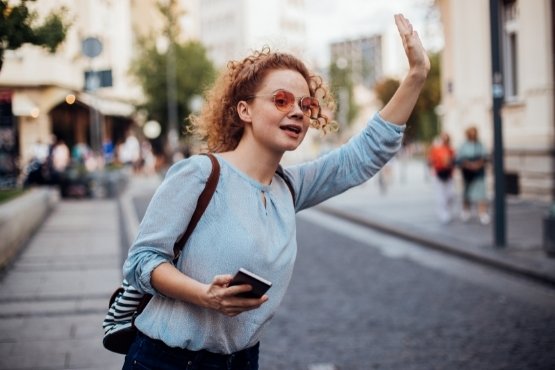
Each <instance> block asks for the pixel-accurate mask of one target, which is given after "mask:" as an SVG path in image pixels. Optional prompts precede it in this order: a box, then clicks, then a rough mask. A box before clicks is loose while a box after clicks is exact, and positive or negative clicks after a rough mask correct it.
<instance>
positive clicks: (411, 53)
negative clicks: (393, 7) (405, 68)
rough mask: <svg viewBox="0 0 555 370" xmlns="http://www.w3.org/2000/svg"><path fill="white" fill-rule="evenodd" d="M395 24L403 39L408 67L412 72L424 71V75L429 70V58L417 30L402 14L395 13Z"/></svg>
mask: <svg viewBox="0 0 555 370" xmlns="http://www.w3.org/2000/svg"><path fill="white" fill-rule="evenodd" d="M395 24H396V25H397V29H398V30H399V35H400V36H401V40H402V41H403V48H404V49H405V53H406V55H407V59H408V62H409V67H410V69H411V70H412V71H414V72H419V73H424V76H426V75H427V74H428V72H429V70H430V58H428V54H426V50H425V49H424V47H423V46H422V41H420V37H419V36H418V32H416V31H415V30H414V29H413V28H412V24H411V23H410V21H409V20H408V19H407V18H405V16H403V15H402V14H395Z"/></svg>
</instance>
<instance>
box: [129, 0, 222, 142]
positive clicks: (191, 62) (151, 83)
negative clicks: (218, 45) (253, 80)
mask: <svg viewBox="0 0 555 370" xmlns="http://www.w3.org/2000/svg"><path fill="white" fill-rule="evenodd" d="M172 4H173V3H172V2H170V3H169V4H167V5H160V6H159V9H160V11H161V13H162V14H163V15H164V18H165V21H166V26H165V29H164V31H163V33H162V34H152V35H150V36H148V37H146V38H144V39H142V40H140V41H139V51H138V54H137V58H136V59H135V60H134V61H133V63H132V66H131V71H130V72H131V74H132V75H133V76H134V77H135V78H136V79H137V81H138V82H139V85H140V86H141V87H142V90H143V93H144V95H145V102H144V103H143V104H142V108H144V109H146V111H147V112H148V117H149V119H153V120H156V121H158V122H160V125H161V126H162V133H163V136H165V134H167V133H168V129H169V126H168V122H169V121H170V114H169V112H168V111H169V109H168V99H175V105H176V108H177V122H178V125H179V126H180V127H178V130H177V131H178V133H179V134H180V135H181V136H184V135H187V130H186V128H187V125H188V123H189V122H188V121H187V120H186V118H187V117H188V116H189V115H190V113H192V112H191V110H192V107H191V102H192V101H193V99H194V98H195V97H198V96H199V95H202V93H203V91H204V90H205V88H206V87H207V86H208V85H209V84H210V83H212V81H213V80H214V77H215V74H216V72H215V68H214V66H213V64H212V62H211V61H210V60H209V59H208V57H207V55H206V50H205V48H204V46H203V45H201V44H200V43H199V42H196V41H188V42H179V41H177V39H178V35H179V32H180V31H179V27H178V22H177V21H176V13H175V12H174V11H171V10H172V8H171V7H172ZM161 38H162V39H163V40H165V41H166V43H167V44H168V45H167V47H166V48H165V49H166V50H158V49H160V48H157V47H156V45H157V41H158V43H159V41H160V39H161ZM172 59H173V61H174V62H175V63H173V65H171V67H172V69H170V68H169V67H170V65H169V64H168V63H172ZM168 73H171V74H172V75H173V77H171V76H170V77H169V78H168ZM172 89H174V90H175V91H174V93H173V94H172V93H171V92H172Z"/></svg>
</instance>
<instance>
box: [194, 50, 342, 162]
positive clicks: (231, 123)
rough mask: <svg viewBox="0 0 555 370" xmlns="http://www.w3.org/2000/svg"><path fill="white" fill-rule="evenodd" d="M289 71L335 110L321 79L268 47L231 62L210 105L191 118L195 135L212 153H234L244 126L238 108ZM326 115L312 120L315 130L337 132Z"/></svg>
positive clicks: (208, 94)
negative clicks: (271, 76)
mask: <svg viewBox="0 0 555 370" xmlns="http://www.w3.org/2000/svg"><path fill="white" fill-rule="evenodd" d="M282 69H289V70H293V71H297V72H299V73H300V74H301V75H302V76H303V77H304V79H305V80H306V82H307V84H308V88H309V91H310V96H313V97H317V98H318V99H319V100H320V104H321V106H322V108H327V111H328V112H333V111H334V110H335V102H334V99H333V97H332V96H331V94H330V91H329V89H328V87H327V86H326V85H325V84H324V82H323V80H322V78H321V77H320V76H317V75H314V74H312V73H311V72H310V71H309V70H308V68H307V67H306V65H305V64H304V63H303V62H302V61H301V60H299V59H298V58H296V57H295V56H293V55H291V54H287V53H279V52H271V51H270V49H269V48H268V47H265V48H263V49H262V50H260V51H255V52H253V53H252V54H251V55H250V56H248V57H246V58H245V59H243V60H241V61H231V62H229V63H228V64H227V71H224V72H223V73H221V74H220V76H219V77H218V78H217V80H216V81H215V83H214V85H213V86H212V87H211V88H210V89H209V90H208V91H207V92H206V94H205V97H206V102H205V104H204V105H203V107H202V110H201V111H200V113H199V114H198V115H191V116H190V117H189V118H190V120H191V123H192V131H193V132H194V133H196V134H197V135H199V136H200V137H201V139H202V140H203V141H205V143H206V145H207V149H208V150H209V151H211V152H215V153H218V152H225V151H229V150H233V149H235V148H236V147H237V145H238V144H239V141H240V140H241V137H242V135H243V131H244V122H243V121H241V119H240V118H239V114H238V113H237V104H238V103H239V102H240V101H241V100H245V99H246V97H248V96H252V95H255V93H256V92H257V90H258V89H259V88H260V85H261V83H262V81H263V80H264V78H265V77H266V76H267V75H268V73H270V72H271V71H274V70H282ZM322 111H325V109H322V110H321V111H320V113H319V114H318V117H317V118H314V119H311V121H310V125H311V127H314V128H317V129H321V130H323V131H324V132H327V131H331V130H335V129H336V128H337V123H336V122H335V121H333V120H331V119H330V118H329V117H328V116H326V115H325V114H324V113H323V112H322Z"/></svg>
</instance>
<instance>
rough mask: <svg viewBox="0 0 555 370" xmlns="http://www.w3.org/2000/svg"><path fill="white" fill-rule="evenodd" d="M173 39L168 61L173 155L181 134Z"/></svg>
mask: <svg viewBox="0 0 555 370" xmlns="http://www.w3.org/2000/svg"><path fill="white" fill-rule="evenodd" d="M173 42H174V41H173V38H171V37H170V38H169V45H168V52H167V60H166V84H167V89H168V90H167V94H168V96H167V99H168V144H169V147H170V151H171V155H172V156H173V155H174V154H175V152H176V150H177V146H178V142H179V133H178V132H177V127H178V124H177V113H178V112H177V73H176V60H175V50H174V45H173Z"/></svg>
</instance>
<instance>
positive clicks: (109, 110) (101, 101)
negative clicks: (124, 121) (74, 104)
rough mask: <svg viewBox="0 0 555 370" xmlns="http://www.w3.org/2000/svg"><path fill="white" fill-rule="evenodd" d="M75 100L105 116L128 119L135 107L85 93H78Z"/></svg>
mask: <svg viewBox="0 0 555 370" xmlns="http://www.w3.org/2000/svg"><path fill="white" fill-rule="evenodd" d="M77 100H79V101H81V102H82V103H83V104H86V105H88V106H89V107H92V108H94V109H97V110H98V111H99V112H100V113H102V114H103V115H105V116H118V117H130V116H131V115H132V114H133V113H134V112H135V107H134V106H133V105H132V104H129V103H125V102H121V101H118V100H113V99H107V98H103V97H99V96H95V95H91V94H87V93H79V94H78V95H77Z"/></svg>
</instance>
